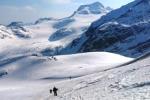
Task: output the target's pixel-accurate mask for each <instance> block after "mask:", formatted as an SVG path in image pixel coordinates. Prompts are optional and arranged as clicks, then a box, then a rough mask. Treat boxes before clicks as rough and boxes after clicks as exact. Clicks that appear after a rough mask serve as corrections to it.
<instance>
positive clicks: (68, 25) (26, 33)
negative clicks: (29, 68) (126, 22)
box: [0, 2, 110, 58]
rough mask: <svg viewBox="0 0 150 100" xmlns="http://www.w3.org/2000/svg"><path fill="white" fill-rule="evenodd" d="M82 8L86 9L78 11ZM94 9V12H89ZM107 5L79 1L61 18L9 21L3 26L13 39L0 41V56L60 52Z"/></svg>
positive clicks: (103, 13)
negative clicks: (86, 10)
mask: <svg viewBox="0 0 150 100" xmlns="http://www.w3.org/2000/svg"><path fill="white" fill-rule="evenodd" d="M94 6H95V7H96V8H94ZM81 8H82V9H81ZM86 8H88V11H89V12H90V13H88V14H80V13H79V12H82V11H83V10H84V9H86ZM94 9H95V12H96V11H97V13H93V12H94ZM107 9H108V8H107V7H104V6H102V4H101V3H98V2H96V3H92V4H89V5H85V6H84V5H82V6H80V7H79V8H78V9H77V11H75V13H74V14H72V15H71V16H69V17H66V18H62V19H54V18H41V19H39V20H37V21H36V22H35V23H32V24H24V23H22V22H12V23H11V24H9V25H8V26H7V28H8V29H9V30H11V31H12V34H13V35H14V36H15V37H16V39H12V40H9V41H8V40H6V41H5V45H3V44H0V48H3V49H0V56H2V57H5V58H7V56H8V57H10V56H14V55H22V54H40V55H44V56H49V55H55V54H60V51H61V50H62V49H63V48H66V46H67V45H69V44H70V43H71V42H72V41H73V40H74V39H77V38H78V37H80V36H81V35H82V34H83V33H84V32H85V31H87V29H88V27H89V26H90V24H91V23H92V22H93V21H95V20H97V19H98V18H100V17H101V16H103V15H105V14H106V13H108V12H109V11H110V9H109V10H107ZM12 44H15V45H12ZM8 47H9V50H8ZM20 47H21V48H20ZM16 51H17V52H16ZM4 55H5V56H4Z"/></svg>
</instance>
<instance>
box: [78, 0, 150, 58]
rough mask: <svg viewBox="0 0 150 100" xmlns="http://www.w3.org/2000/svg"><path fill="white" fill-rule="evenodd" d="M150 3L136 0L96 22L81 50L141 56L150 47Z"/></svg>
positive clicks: (91, 27)
mask: <svg viewBox="0 0 150 100" xmlns="http://www.w3.org/2000/svg"><path fill="white" fill-rule="evenodd" d="M149 20H150V3H149V0H136V1H134V2H132V3H130V4H128V5H125V6H123V7H121V8H119V9H117V10H114V11H111V12H110V13H108V14H107V15H105V16H103V17H102V18H101V19H99V20H98V21H96V22H94V23H92V25H91V26H90V28H89V29H88V31H87V32H86V33H85V35H86V38H87V40H86V41H85V42H84V43H83V44H82V46H81V47H80V49H79V50H78V52H91V51H108V52H114V53H119V54H122V55H125V56H130V57H137V56H139V55H142V54H143V53H145V52H148V51H150V22H149Z"/></svg>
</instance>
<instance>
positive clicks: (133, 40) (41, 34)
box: [0, 0, 150, 57]
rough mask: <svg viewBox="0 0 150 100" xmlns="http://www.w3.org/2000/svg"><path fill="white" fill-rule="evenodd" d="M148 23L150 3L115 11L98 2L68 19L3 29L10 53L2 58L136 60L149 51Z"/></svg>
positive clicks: (137, 1) (2, 36) (141, 0)
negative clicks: (96, 54)
mask: <svg viewBox="0 0 150 100" xmlns="http://www.w3.org/2000/svg"><path fill="white" fill-rule="evenodd" d="M149 21H150V1H149V0H135V1H134V2H131V3H129V4H127V5H125V6H123V7H121V8H119V9H116V10H112V9H111V8H109V7H104V6H103V5H102V4H101V3H99V2H95V3H92V4H88V5H81V6H80V7H79V8H78V9H77V10H76V11H75V12H74V13H73V14H72V15H71V16H69V17H66V18H62V19H55V18H41V19H39V20H37V21H36V22H35V23H32V24H24V23H22V22H12V23H11V24H10V25H8V26H3V25H1V26H0V41H3V42H4V41H5V45H3V44H2V45H0V47H1V48H5V49H7V48H8V47H9V49H11V52H10V51H7V50H6V51H5V53H4V51H3V49H2V50H1V51H2V53H3V54H1V55H4V54H7V55H8V54H10V55H14V54H15V55H16V54H24V53H25V54H33V53H34V54H40V55H44V56H49V55H60V54H72V53H78V52H91V51H108V52H114V53H118V54H122V55H125V56H130V57H137V56H140V55H142V54H143V53H145V52H147V51H149V50H150V24H149ZM92 22H93V23H92ZM91 23H92V24H91ZM89 26H90V27H89ZM11 42H12V43H14V44H17V46H15V47H14V45H12V44H11ZM20 47H22V48H21V49H20ZM16 50H19V51H20V52H16Z"/></svg>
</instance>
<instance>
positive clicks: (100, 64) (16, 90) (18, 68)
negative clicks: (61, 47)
mask: <svg viewBox="0 0 150 100" xmlns="http://www.w3.org/2000/svg"><path fill="white" fill-rule="evenodd" d="M132 60H133V59H132V58H127V57H123V56H120V55H117V54H112V53H107V52H91V53H83V54H72V55H62V56H55V57H43V56H33V55H26V56H19V57H13V58H9V59H5V60H3V61H0V65H1V67H0V71H1V73H2V72H3V71H4V72H7V74H3V75H1V78H0V97H1V98H2V100H20V99H21V100H53V99H54V100H55V99H58V100H60V99H62V100H72V99H73V97H70V94H72V93H73V94H74V95H77V94H75V93H76V92H73V91H78V90H80V88H84V87H87V86H86V85H88V84H87V83H88V82H91V85H92V83H95V81H97V80H99V78H102V76H99V75H98V76H97V74H101V73H102V72H103V75H105V74H106V73H104V72H105V70H107V69H111V68H113V67H115V66H119V65H121V64H124V63H127V62H130V61H132ZM93 75H94V76H93ZM95 75H96V76H95ZM70 77H71V79H70ZM109 77H114V76H113V75H110V76H109ZM86 81H87V82H86ZM92 81H93V82H92ZM96 83H97V82H96ZM54 85H56V86H57V87H59V89H60V90H59V96H58V97H56V98H55V97H53V96H52V95H49V89H50V88H52V87H53V86H54ZM93 91H94V90H93ZM78 92H79V91H78ZM79 94H81V93H79ZM63 95H64V96H63ZM84 95H85V94H84ZM79 96H80V95H79ZM77 97H78V96H77ZM86 97H87V96H86ZM65 98H66V99H65ZM75 100H80V99H75ZM85 100H87V99H85ZM88 100H91V99H88ZM93 100H94V99H93Z"/></svg>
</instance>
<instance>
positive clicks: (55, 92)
mask: <svg viewBox="0 0 150 100" xmlns="http://www.w3.org/2000/svg"><path fill="white" fill-rule="evenodd" d="M57 91H58V89H57V88H56V87H55V86H54V88H53V92H54V96H57Z"/></svg>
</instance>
